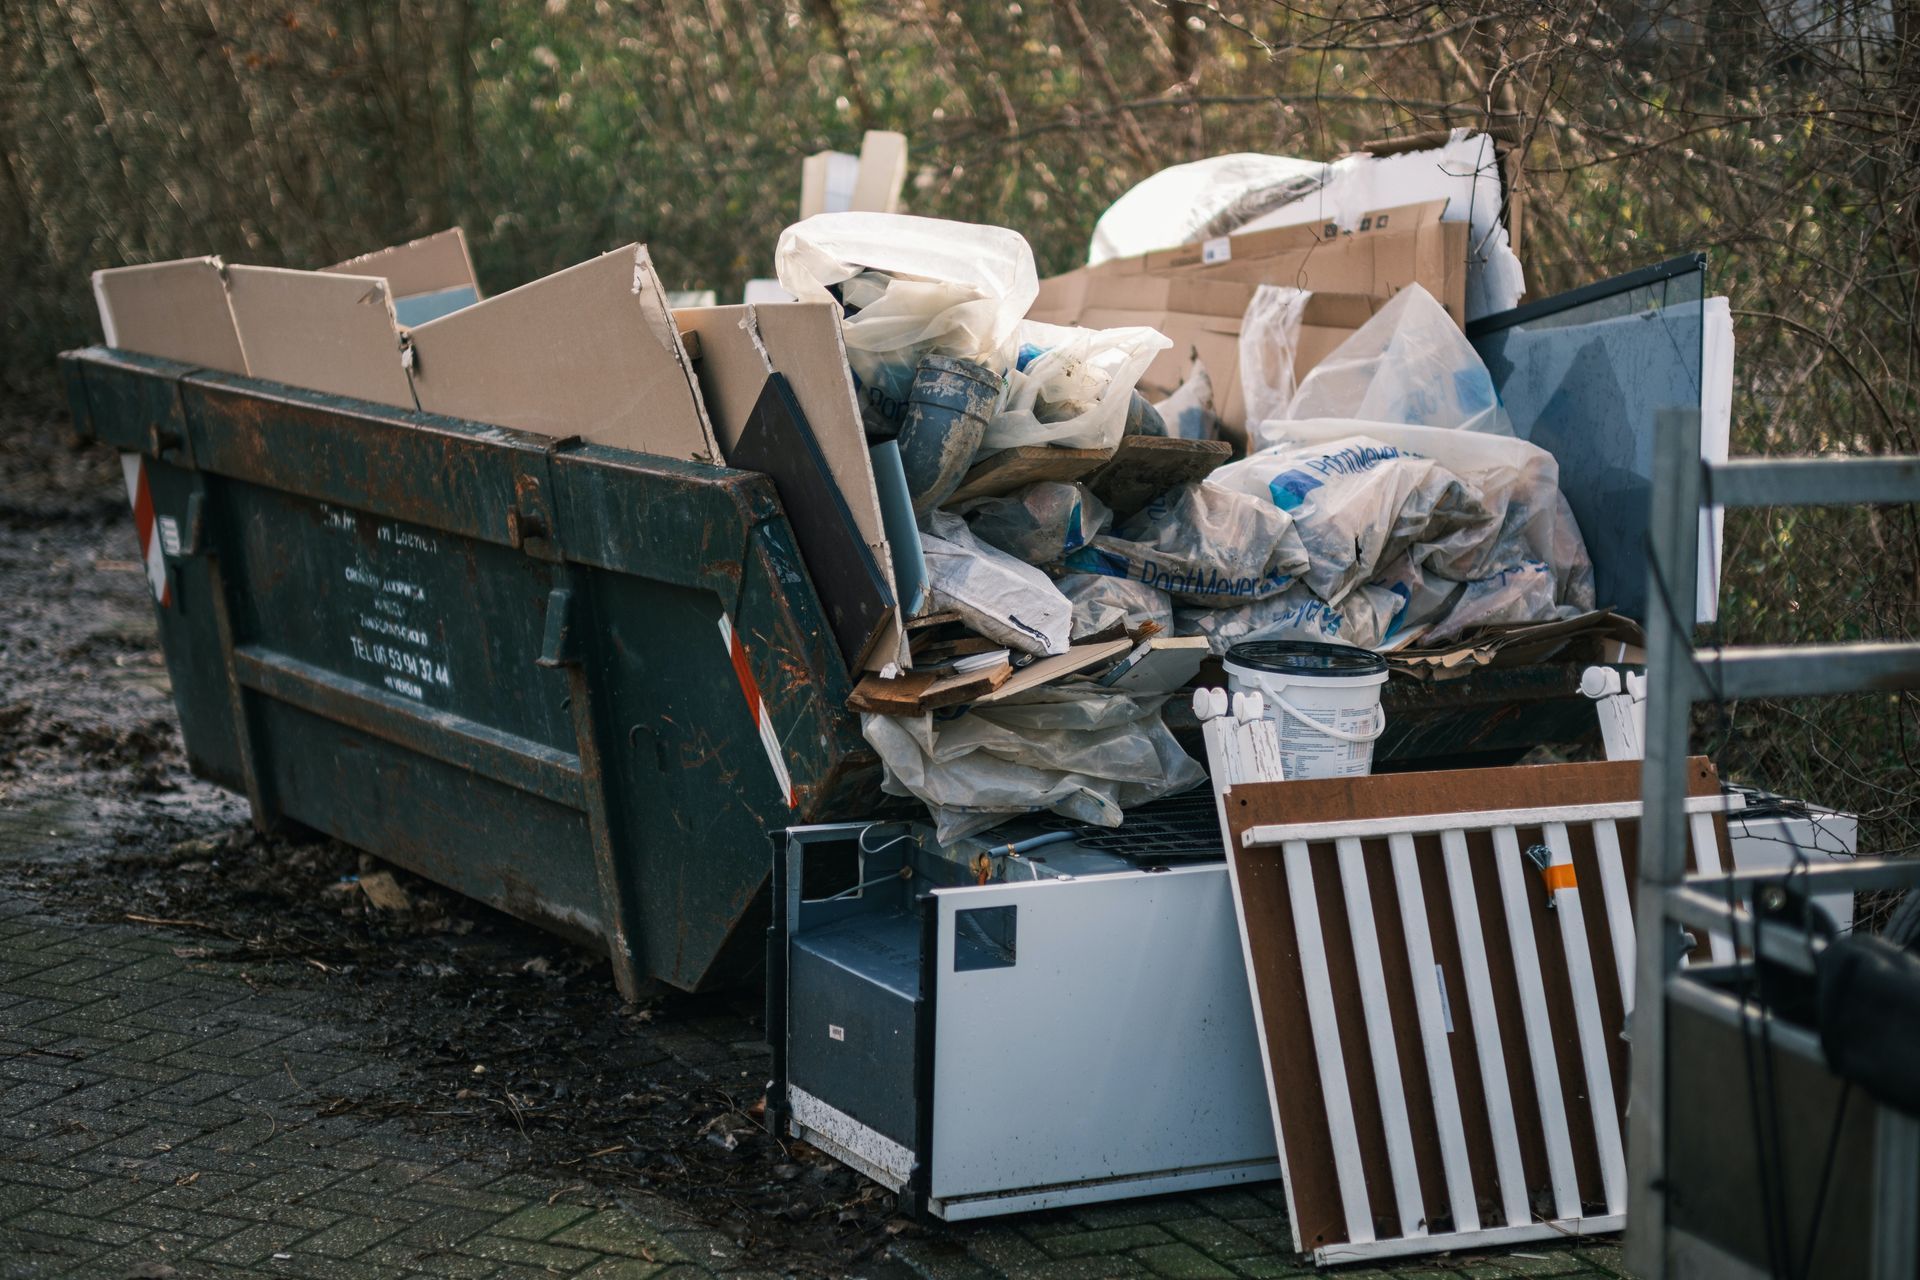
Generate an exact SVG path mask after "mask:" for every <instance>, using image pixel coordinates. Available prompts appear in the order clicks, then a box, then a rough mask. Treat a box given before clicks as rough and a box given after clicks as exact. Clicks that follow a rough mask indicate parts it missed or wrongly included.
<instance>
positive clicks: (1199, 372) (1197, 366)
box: [1142, 360, 1220, 440]
mask: <svg viewBox="0 0 1920 1280" xmlns="http://www.w3.org/2000/svg"><path fill="white" fill-rule="evenodd" d="M1153 407H1154V410H1155V411H1156V412H1157V413H1158V414H1159V416H1160V430H1159V431H1158V432H1157V433H1152V434H1159V435H1164V436H1171V437H1172V438H1173V439H1176V440H1213V439H1217V438H1218V437H1219V435H1220V419H1219V418H1218V417H1216V416H1215V415H1214V412H1213V378H1212V377H1211V376H1210V375H1209V374H1208V373H1207V366H1206V365H1204V364H1202V363H1201V362H1200V361H1199V360H1195V361H1194V362H1193V368H1192V369H1191V370H1189V371H1188V373H1187V380H1186V381H1185V382H1182V383H1181V384H1180V386H1179V387H1178V388H1177V389H1176V390H1175V391H1174V393H1173V394H1172V395H1170V396H1168V397H1167V398H1166V399H1165V400H1162V401H1160V402H1159V403H1158V404H1156V405H1154V406H1153ZM1142 434H1149V433H1142Z"/></svg>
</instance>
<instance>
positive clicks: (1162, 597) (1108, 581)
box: [1053, 573, 1173, 644]
mask: <svg viewBox="0 0 1920 1280" xmlns="http://www.w3.org/2000/svg"><path fill="white" fill-rule="evenodd" d="M1053 585H1054V586H1056V587H1058V588H1060V593H1061V594H1062V595H1064V596H1065V597H1066V598H1067V599H1068V600H1070V601H1072V602H1073V640H1074V643H1076V644H1078V643H1079V642H1080V641H1081V640H1083V639H1085V638H1086V637H1087V636H1091V635H1098V634H1099V633H1101V632H1102V631H1106V630H1108V629H1110V628H1112V627H1114V626H1124V627H1126V628H1127V629H1128V630H1130V631H1131V630H1136V629H1138V628H1139V627H1140V625H1141V624H1142V623H1146V622H1151V623H1155V624H1156V625H1158V626H1159V628H1160V633H1161V634H1162V635H1172V634H1173V597H1171V596H1169V595H1168V594H1167V593H1166V592H1164V591H1162V590H1160V589H1159V588H1157V587H1150V586H1148V585H1146V584H1145V583H1144V582H1133V581H1130V580H1129V579H1126V578H1109V577H1108V576H1107V575H1106V574H1104V573H1070V574H1068V575H1067V576H1066V577H1064V578H1060V579H1057V580H1056V581H1055V582H1054V584H1053Z"/></svg>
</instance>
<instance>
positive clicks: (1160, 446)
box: [1085, 436, 1233, 521]
mask: <svg viewBox="0 0 1920 1280" xmlns="http://www.w3.org/2000/svg"><path fill="white" fill-rule="evenodd" d="M1231 457H1233V446H1232V445H1230V444H1228V443H1227V442H1226V441H1225V440H1180V439H1175V438H1174V437H1171V436H1122V437H1121V438H1120V447H1119V448H1118V449H1116V450H1114V453H1113V457H1112V458H1111V459H1109V460H1108V461H1107V462H1106V463H1105V464H1104V465H1103V466H1101V467H1100V469H1099V470H1097V471H1095V472H1094V473H1093V474H1092V475H1090V476H1088V477H1087V479H1086V482H1085V483H1086V486H1087V487H1088V488H1089V489H1091V490H1093V496H1094V497H1096V498H1098V499H1100V501H1102V502H1104V503H1106V504H1107V505H1108V506H1109V507H1112V508H1113V518H1114V520H1115V521H1120V520H1125V519H1126V518H1127V517H1128V516H1130V515H1132V514H1133V513H1134V512H1136V511H1138V510H1140V509H1141V508H1142V507H1144V506H1146V505H1147V504H1148V503H1149V502H1152V501H1153V500H1154V499H1155V498H1157V497H1159V496H1160V495H1161V494H1163V493H1165V492H1166V491H1167V490H1169V489H1172V488H1175V487H1176V486H1179V485H1183V484H1187V483H1189V482H1190V481H1194V480H1203V479H1205V478H1206V477H1207V475H1208V473H1210V472H1211V471H1213V469H1214V468H1215V467H1218V466H1221V465H1222V464H1223V463H1225V462H1226V461H1227V460H1228V459H1230V458H1231Z"/></svg>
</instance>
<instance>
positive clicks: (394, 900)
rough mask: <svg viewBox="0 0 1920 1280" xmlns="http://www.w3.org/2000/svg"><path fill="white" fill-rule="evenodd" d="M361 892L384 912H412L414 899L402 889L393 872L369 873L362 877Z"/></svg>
mask: <svg viewBox="0 0 1920 1280" xmlns="http://www.w3.org/2000/svg"><path fill="white" fill-rule="evenodd" d="M359 883H360V892H362V893H364V894H366V895H367V901H368V902H371V903H372V904H373V905H374V906H376V907H378V908H380V910H382V911H411V910H413V899H412V898H410V897H408V896H407V891H406V890H405V889H402V888H401V887H400V882H399V881H398V880H395V879H394V878H393V873H392V872H391V871H369V872H367V873H366V874H365V875H363V876H361V877H360V882H359Z"/></svg>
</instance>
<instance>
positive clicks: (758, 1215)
mask: <svg viewBox="0 0 1920 1280" xmlns="http://www.w3.org/2000/svg"><path fill="white" fill-rule="evenodd" d="M121 484H122V482H121V478H120V471H119V466H118V462H117V459H116V458H115V457H114V455H113V454H112V453H111V452H110V451H108V450H105V449H101V448H97V447H95V448H86V449H82V448H78V447H76V446H75V445H74V444H72V443H71V441H70V439H69V435H68V427H67V424H66V423H65V421H64V420H61V419H60V417H59V416H58V415H57V414H53V413H51V412H29V411H26V410H23V409H21V408H19V407H17V406H14V407H0V600H4V601H5V604H4V606H0V888H4V889H7V890H10V891H13V892H24V893H26V894H28V895H30V896H32V897H34V898H36V899H38V900H39V901H41V902H42V903H45V904H47V905H49V906H50V907H52V908H54V909H55V910H57V911H59V912H62V913H66V914H70V915H71V916H72V917H74V918H77V919H85V920H93V921H103V922H104V921H112V922H117V923H125V922H128V921H133V922H136V923H139V922H143V921H144V922H146V923H147V924H148V927H152V928H155V929H161V930H166V931H168V932H170V933H172V934H176V935H178V937H179V941H180V950H181V951H182V953H189V954H190V953H193V952H194V950H195V949H198V948H204V949H205V950H206V953H207V954H209V955H212V954H220V955H223V956H229V957H237V958H239V959H241V960H243V961H244V960H247V959H250V958H254V957H258V958H259V959H261V960H262V961H265V960H268V959H276V960H292V961H295V962H296V966H297V971H299V972H301V973H302V974H303V975H304V976H303V978H302V979H301V981H303V982H304V983H305V984H306V985H307V986H309V987H311V988H312V989H317V990H321V991H325V992H326V993H328V994H329V996H330V997H333V998H334V999H336V1000H337V1001H338V1008H339V1011H340V1016H341V1019H342V1021H343V1022H344V1023H347V1024H351V1025H360V1026H365V1027H367V1028H370V1031H369V1032H368V1035H367V1044H366V1046H365V1047H366V1048H368V1049H369V1050H371V1051H373V1052H377V1053H378V1054H379V1055H380V1056H381V1057H383V1058H385V1059H387V1060H389V1061H393V1062H401V1063H405V1064H408V1066H407V1070H406V1071H405V1073H404V1076H403V1080H404V1084H403V1086H402V1087H400V1088H397V1089H394V1090H392V1091H390V1092H386V1093H382V1094H379V1095H377V1096H357V1097H342V1098H337V1099H330V1100H327V1102H326V1103H325V1109H326V1110H328V1111H331V1112H336V1113H355V1114H360V1115H365V1116H367V1117H368V1121H369V1123H370V1124H372V1123H375V1122H377V1121H379V1120H383V1119H387V1118H391V1117H399V1118H401V1119H403V1120H404V1121H405V1122H406V1123H407V1124H408V1125H410V1126H412V1127H415V1128H417V1129H419V1130H420V1131H422V1132H431V1133H433V1134H436V1135H438V1138H439V1140H441V1141H444V1142H446V1143H448V1144H450V1145H452V1146H453V1147H454V1148H455V1149H456V1153H457V1154H464V1155H468V1156H470V1157H473V1158H479V1159H487V1160H493V1161H500V1162H507V1163H510V1164H512V1165H514V1166H515V1167H519V1168H525V1169H528V1170H532V1171H539V1172H546V1173H552V1174H556V1175H559V1176H563V1177H565V1178H567V1179H569V1180H570V1181H573V1182H578V1183H584V1184H588V1185H590V1186H601V1187H605V1188H607V1189H608V1190H610V1191H617V1192H620V1193H622V1194H632V1195H653V1196H659V1197H662V1198H663V1199H667V1200H670V1201H671V1202H673V1203H674V1204H675V1205H677V1206H679V1207H680V1208H682V1209H683V1210H685V1211H687V1212H690V1213H692V1214H694V1215H696V1216H698V1217H699V1218H701V1219H702V1220H703V1221H705V1222H706V1223H708V1224H709V1225H710V1226H712V1227H713V1228H714V1229H717V1230H720V1231H723V1232H725V1233H726V1234H727V1235H729V1236H731V1237H733V1238H735V1239H736V1240H737V1241H738V1242H739V1243H740V1244H741V1246H742V1247H743V1249H745V1250H746V1252H747V1254H748V1256H749V1258H750V1259H751V1258H756V1257H757V1258H759V1259H761V1260H762V1261H763V1264H764V1265H774V1264H777V1267H778V1269H780V1270H782V1271H788V1272H793V1273H797V1274H802V1275H807V1274H820V1275H829V1274H844V1273H845V1272H846V1270H847V1269H848V1267H850V1266H853V1265H856V1264H858V1263H859V1262H861V1261H862V1260H863V1259H870V1258H873V1257H875V1256H876V1255H877V1254H878V1252H879V1251H880V1250H881V1249H882V1248H883V1247H884V1245H885V1244H886V1243H887V1242H888V1241H889V1240H890V1239H892V1238H894V1237H895V1236H896V1235H898V1234H899V1233H901V1232H914V1231H918V1230H920V1228H918V1227H916V1226H913V1225H911V1224H909V1223H908V1222H907V1221H906V1220H905V1219H903V1218H901V1217H900V1216H899V1215H898V1214H897V1213H896V1211H895V1205H894V1201H893V1197H892V1196H891V1195H888V1194H886V1193H884V1192H882V1191H881V1190H880V1189H879V1188H877V1187H875V1186H873V1185H872V1184H870V1183H867V1182H865V1181H864V1180H862V1179H859V1178H857V1177H855V1176H854V1175H853V1174H851V1173H849V1172H847V1171H846V1170H844V1169H842V1168H841V1167H840V1166H838V1165H836V1164H834V1163H832V1162H831V1161H829V1160H827V1159H826V1158H825V1157H824V1156H821V1155H820V1154H819V1153H817V1152H815V1151H813V1150H812V1149H810V1148H808V1147H806V1146H805V1145H804V1144H799V1143H794V1142H791V1141H780V1140H776V1139H775V1138H774V1137H773V1136H772V1135H771V1134H770V1133H768V1132H767V1130H766V1128H765V1126H764V1124H763V1122H762V1119H761V1116H760V1104H761V1100H762V1096H763V1091H764V1086H765V1084H766V1069H767V1064H768V1058H767V1056H766V1051H765V1047H764V1045H762V1044H761V1043H759V1036H760V1025H761V1011H760V1007H759V1004H758V1001H759V996H758V993H757V992H741V993H737V994H734V995H731V996H718V997H698V998H696V997H684V996H661V997H657V998H654V999H651V1000H648V1001H646V1002H643V1003H641V1004H638V1005H627V1004H623V1003H622V1001H621V1000H620V998H619V997H618V995H617V994H616V993H615V991H614V984H613V978H612V974H611V972H610V970H609V968H608V967H607V965H606V963H605V962H604V961H601V960H598V959H596V958H594V957H592V956H589V955H587V954H585V953H583V952H581V951H579V950H577V949H575V948H572V947H570V946H569V945H567V944H566V943H564V942H561V941H558V940H556V939H554V938H553V937H551V936H550V935H548V934H545V933H542V932H540V931H538V930H535V929H533V928H530V927H528V926H526V925H523V924H521V923H519V922H518V921H515V920H513V919H512V918H510V917H507V916H504V915H502V914H500V913H498V912H495V911H492V910H490V909H488V908H486V907H483V906H480V905H478V904H476V903H473V902H471V901H468V900H467V899H465V898H462V897H459V896H457V895H455V894H452V893H449V892H447V891H445V890H441V889H439V888H437V887H436V886H433V885H431V884H429V883H427V882H424V881H421V880H419V879H416V878H413V877H410V876H407V875H406V874H404V873H401V872H398V871H395V872H393V873H392V874H393V875H394V876H395V879H396V881H397V883H398V885H399V887H400V888H401V889H402V891H403V892H404V894H405V896H406V898H407V899H408V901H409V903H410V905H409V906H408V907H407V908H405V909H396V910H383V909H380V908H377V907H375V906H373V905H372V903H371V902H370V901H369V897H368V894H367V893H366V892H365V891H363V890H362V888H361V887H360V877H363V876H365V875H369V874H373V873H376V872H378V871H380V870H382V868H381V867H380V866H379V864H377V863H375V862H373V861H372V860H371V859H368V858H366V857H365V856H364V855H362V854H360V853H358V852H356V851H355V850H352V849H350V848H347V847H346V846H343V845H340V844H337V843H334V842H332V841H327V840H320V839H307V840H301V839H295V838H280V837H266V836H261V835H258V834H256V833H255V832H254V831H253V830H252V829H251V827H250V826H249V825H248V820H247V809H246V805H245V803H244V801H242V800H240V799H238V798H236V797H234V796H232V795H230V794H228V793H226V792H223V791H221V790H219V789H217V788H215V787H213V786H211V785H209V784H207V783H204V782H201V781H198V780H197V779H194V778H193V777H191V776H190V775H189V774H188V772H187V768H186V760H185V756H184V754H183V751H182V746H181V741H180V735H179V729H178V727H177V723H176V720H175V718H174V714H173V707H172V702H171V697H170V694H169V692H168V688H167V682H166V668H165V664H164V662H163V660H162V656H161V653H160V650H159V647H158V641H157V638H156V636H155V633H154V627H153V613H152V603H151V600H150V599H149V597H148V595H147V587H146V580H145V578H144V576H143V575H142V572H141V568H140V565H139V563H138V560H137V552H136V549H135V545H134V535H133V528H132V521H131V519H130V517H129V515H128V511H127V506H126V502H125V498H124V492H123V490H122V487H121ZM287 967H288V966H285V965H274V966H272V968H273V969H274V970H275V971H276V972H279V971H284V970H285V969H286V968H287ZM275 980H278V979H275ZM663 1045H664V1046H668V1047H665V1048H663V1047H662V1046H663ZM689 1046H690V1047H691V1048H689ZM670 1050H671V1051H670ZM476 1068H484V1070H479V1071H477V1070H476Z"/></svg>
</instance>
